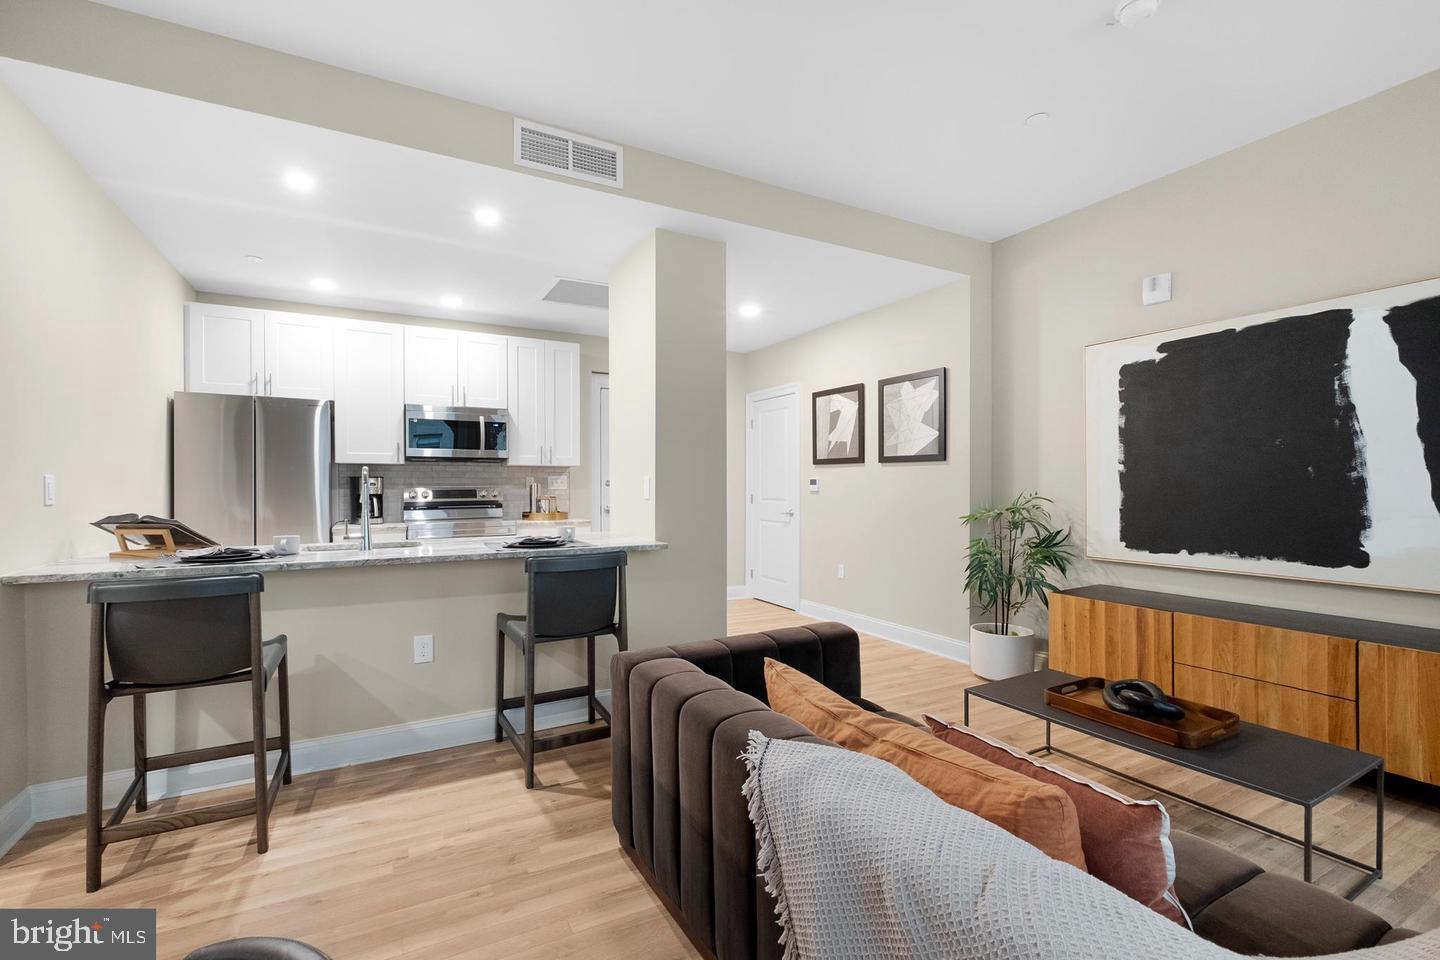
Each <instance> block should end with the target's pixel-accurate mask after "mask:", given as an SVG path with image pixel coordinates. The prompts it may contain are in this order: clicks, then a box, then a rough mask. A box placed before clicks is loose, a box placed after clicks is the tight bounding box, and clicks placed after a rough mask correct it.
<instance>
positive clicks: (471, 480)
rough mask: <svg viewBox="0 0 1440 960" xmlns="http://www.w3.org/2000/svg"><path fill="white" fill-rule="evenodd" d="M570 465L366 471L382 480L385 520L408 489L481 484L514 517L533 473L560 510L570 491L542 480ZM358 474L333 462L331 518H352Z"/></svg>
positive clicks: (411, 466)
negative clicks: (353, 489) (353, 485)
mask: <svg viewBox="0 0 1440 960" xmlns="http://www.w3.org/2000/svg"><path fill="white" fill-rule="evenodd" d="M570 470H571V468H570V467H510V466H505V465H503V464H499V463H473V462H467V463H380V464H372V465H371V467H370V475H371V476H372V477H384V478H385V520H387V521H390V522H398V521H400V520H401V519H402V518H401V509H402V508H401V506H400V501H401V500H402V499H403V494H404V491H405V490H406V488H408V487H482V488H484V489H487V490H499V491H500V500H501V502H502V503H503V504H504V505H505V519H507V520H519V519H520V514H521V513H523V512H524V511H525V506H526V503H527V498H526V495H525V481H526V478H528V477H533V478H534V479H535V482H536V483H538V484H539V485H540V492H541V494H542V495H549V496H555V497H559V498H560V505H561V509H562V510H565V509H569V505H570V504H572V503H573V501H572V500H571V496H570V494H571V491H570V490H548V489H546V478H547V477H554V476H568V475H569V474H570ZM359 475H360V464H356V463H338V464H336V465H335V466H334V467H333V468H332V470H331V483H330V503H331V511H332V516H333V517H334V519H335V520H336V522H338V521H341V520H344V519H346V518H348V517H352V516H354V514H355V509H354V505H353V504H351V502H350V478H351V477H358V476H359Z"/></svg>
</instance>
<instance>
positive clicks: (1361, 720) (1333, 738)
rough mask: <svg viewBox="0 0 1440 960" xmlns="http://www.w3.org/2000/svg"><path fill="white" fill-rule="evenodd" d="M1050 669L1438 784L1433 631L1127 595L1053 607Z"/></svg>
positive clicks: (1439, 670) (1439, 694) (1088, 594)
mask: <svg viewBox="0 0 1440 960" xmlns="http://www.w3.org/2000/svg"><path fill="white" fill-rule="evenodd" d="M1050 666H1051V667H1053V668H1055V669H1056V670H1063V671H1065V672H1067V673H1075V674H1080V675H1081V676H1097V677H1105V678H1107V679H1111V680H1115V679H1120V678H1124V677H1141V678H1143V679H1145V680H1150V681H1152V682H1154V683H1156V684H1158V685H1159V686H1160V687H1161V689H1163V690H1165V691H1166V692H1168V693H1172V694H1174V695H1175V696H1177V697H1183V698H1185V699H1187V700H1198V701H1201V702H1203V703H1208V704H1212V705H1214V706H1217V707H1224V708H1226V709H1228V710H1234V711H1235V712H1236V713H1238V714H1240V716H1241V717H1243V718H1244V719H1245V720H1248V721H1250V722H1252V723H1260V724H1264V725H1265V726H1267V727H1275V728H1276V729H1279V730H1287V731H1289V732H1291V733H1298V734H1301V735H1302V736H1307V737H1313V738H1314V739H1316V740H1325V741H1327V742H1329V743H1335V744H1339V745H1341V746H1346V747H1351V748H1352V749H1360V750H1365V751H1367V752H1369V753H1374V754H1378V755H1380V756H1382V757H1384V758H1385V769H1386V770H1387V771H1389V772H1391V773H1398V774H1401V775H1402V776H1406V777H1411V778H1413V779H1415V780H1422V781H1424V782H1426V783H1432V784H1440V630H1437V629H1431V628H1427V627H1415V626H1409V625H1405V624H1395V623H1382V622H1379V621H1374V620H1356V619H1352V618H1349V617H1332V616H1327V615H1325V614H1318V613H1304V612H1301V611H1297V610H1277V609H1274V608H1272V607H1260V606H1253V605H1250V604H1243V603H1227V602H1225V601H1221V600H1203V599H1199V598H1196V597H1182V596H1174V595H1171V594H1167V593H1152V592H1150V591H1146V590H1131V589H1128V588H1125V587H1107V586H1094V587H1077V588H1075V589H1073V590H1064V591H1061V592H1059V593H1055V594H1052V595H1051V597H1050Z"/></svg>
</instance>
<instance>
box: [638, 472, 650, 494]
mask: <svg viewBox="0 0 1440 960" xmlns="http://www.w3.org/2000/svg"><path fill="white" fill-rule="evenodd" d="M640 496H641V497H642V498H643V499H645V500H649V499H650V474H648V473H647V474H645V476H644V477H643V478H641V482H640Z"/></svg>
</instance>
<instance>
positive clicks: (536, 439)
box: [507, 337, 580, 466]
mask: <svg viewBox="0 0 1440 960" xmlns="http://www.w3.org/2000/svg"><path fill="white" fill-rule="evenodd" d="M507 347H508V349H507V354H508V358H509V364H508V366H509V380H510V382H509V384H508V391H507V394H508V397H509V401H508V403H507V407H508V409H509V412H510V430H509V437H508V443H509V448H510V460H509V462H510V463H511V464H512V465H514V466H575V465H577V464H579V462H580V345H579V344H578V343H563V342H559V341H555V340H531V339H528V338H525V337H510V338H508V341H507Z"/></svg>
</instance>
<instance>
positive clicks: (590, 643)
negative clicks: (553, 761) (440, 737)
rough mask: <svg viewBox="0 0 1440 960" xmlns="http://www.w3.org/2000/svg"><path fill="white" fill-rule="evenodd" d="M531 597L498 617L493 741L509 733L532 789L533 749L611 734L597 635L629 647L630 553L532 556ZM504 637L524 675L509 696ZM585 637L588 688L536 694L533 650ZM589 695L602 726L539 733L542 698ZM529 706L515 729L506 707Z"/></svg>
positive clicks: (591, 711) (528, 566) (591, 713)
mask: <svg viewBox="0 0 1440 960" xmlns="http://www.w3.org/2000/svg"><path fill="white" fill-rule="evenodd" d="M525 574H526V577H527V578H528V579H529V597H528V599H527V601H526V612H525V615H524V616H520V615H518V614H512V613H502V614H498V615H497V616H496V618H495V633H496V637H495V742H496V743H499V742H501V741H502V740H505V739H508V740H509V741H510V742H511V743H512V744H513V745H514V746H515V749H516V750H518V751H519V752H520V757H521V759H523V760H524V762H525V789H527V790H531V789H534V787H535V754H536V753H538V752H543V751H546V750H555V749H558V748H560V747H568V746H573V745H574V744H577V743H587V742H589V741H591V740H599V739H602V738H604V737H608V736H609V735H610V711H609V709H608V708H606V706H605V705H604V704H603V703H601V702H600V700H599V699H598V698H597V697H596V695H595V638H596V637H597V636H601V635H604V634H613V635H614V636H615V639H616V640H617V642H618V643H619V646H620V650H621V652H623V651H625V650H627V649H628V648H629V639H628V637H629V635H628V633H627V628H626V619H627V618H626V612H625V551H623V550H615V551H611V552H609V553H597V554H590V555H588V556H580V557H530V558H528V559H527V560H526V561H525ZM507 638H508V640H509V641H510V642H513V643H514V644H515V646H516V647H517V648H518V649H519V651H520V659H521V668H522V671H523V673H524V676H525V692H524V694H523V695H521V696H517V697H507V696H505V647H506V645H507V643H506V641H507ZM581 638H583V639H584V640H585V659H586V663H587V666H588V670H587V674H586V682H585V686H583V687H566V688H565V689H563V690H547V691H545V692H543V693H536V692H535V648H536V646H538V645H539V644H542V643H555V642H558V641H562V640H579V639H581ZM580 697H584V698H585V707H586V714H587V716H588V718H589V722H590V723H591V724H592V725H593V724H594V723H595V720H596V716H597V715H598V716H599V717H600V718H601V719H603V720H604V721H605V726H603V727H593V726H592V728H591V729H588V730H579V731H573V732H570V733H562V734H554V735H552V736H549V737H543V738H537V737H536V736H535V707H536V705H537V704H541V703H554V702H556V701H560V700H574V699H577V698H580ZM517 708H518V709H521V710H523V711H524V721H523V722H524V728H523V730H517V729H516V727H515V723H514V721H513V720H511V719H510V717H509V715H508V714H507V711H509V710H514V709H517Z"/></svg>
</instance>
